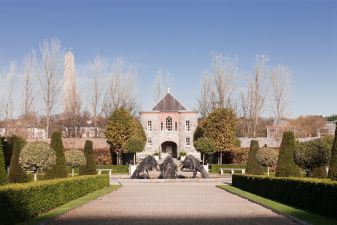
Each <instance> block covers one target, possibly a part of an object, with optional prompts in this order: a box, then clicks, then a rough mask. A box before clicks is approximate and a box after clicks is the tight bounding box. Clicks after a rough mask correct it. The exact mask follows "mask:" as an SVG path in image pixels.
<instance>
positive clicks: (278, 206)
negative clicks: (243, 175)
mask: <svg viewBox="0 0 337 225" xmlns="http://www.w3.org/2000/svg"><path fill="white" fill-rule="evenodd" d="M217 187H218V188H221V189H223V190H225V191H228V192H230V193H232V194H235V195H238V196H240V197H243V198H246V199H248V200H249V201H252V202H255V203H257V204H259V205H262V206H264V207H266V208H269V209H271V210H273V211H274V212H276V213H279V214H282V215H286V216H289V217H292V218H295V219H299V220H302V221H305V222H308V223H310V224H313V225H322V224H324V225H336V224H337V220H336V219H333V218H329V217H325V216H321V215H318V214H315V213H312V212H309V211H305V210H302V209H298V208H294V207H292V206H289V205H285V204H282V203H279V202H276V201H273V200H270V199H267V198H264V197H261V196H258V195H255V194H252V193H250V192H246V191H243V190H241V189H239V188H236V187H233V186H230V185H218V186H217Z"/></svg>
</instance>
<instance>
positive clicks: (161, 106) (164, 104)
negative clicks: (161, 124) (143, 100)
mask: <svg viewBox="0 0 337 225" xmlns="http://www.w3.org/2000/svg"><path fill="white" fill-rule="evenodd" d="M152 110H157V111H164V112H167V111H180V110H186V109H185V107H184V106H182V105H181V104H180V102H178V101H177V99H175V98H174V97H173V96H172V95H171V94H170V93H167V94H166V95H165V97H164V98H163V99H162V100H160V101H159V102H158V103H157V105H156V106H155V107H154V108H153V109H152Z"/></svg>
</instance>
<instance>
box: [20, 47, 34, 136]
mask: <svg viewBox="0 0 337 225" xmlns="http://www.w3.org/2000/svg"><path fill="white" fill-rule="evenodd" d="M36 66H37V65H36V58H35V54H34V52H33V53H32V54H28V55H26V56H25V58H24V61H23V83H22V91H21V96H22V107H23V116H24V123H25V128H26V130H27V128H28V127H29V124H28V118H29V115H30V113H31V112H32V109H33V102H34V93H33V83H34V82H33V76H34V74H35V73H36Z"/></svg>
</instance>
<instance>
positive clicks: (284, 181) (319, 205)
mask: <svg viewBox="0 0 337 225" xmlns="http://www.w3.org/2000/svg"><path fill="white" fill-rule="evenodd" d="M232 185H233V186H234V187H237V188H240V189H242V190H245V191H248V192H251V193H254V194H257V195H260V196H263V197H266V198H269V199H272V200H275V201H278V202H282V203H285V204H289V205H292V206H296V207H299V208H301V209H305V210H308V211H311V212H314V213H318V214H321V215H325V216H330V217H333V218H337V214H336V211H335V210H336V208H337V182H336V181H330V180H327V179H314V178H295V177H268V176H257V175H239V174H235V175H233V178H232Z"/></svg>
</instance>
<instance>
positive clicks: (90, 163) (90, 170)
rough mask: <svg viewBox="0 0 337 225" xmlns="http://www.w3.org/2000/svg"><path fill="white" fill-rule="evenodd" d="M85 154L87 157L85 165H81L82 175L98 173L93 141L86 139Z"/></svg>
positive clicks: (80, 172)
mask: <svg viewBox="0 0 337 225" xmlns="http://www.w3.org/2000/svg"><path fill="white" fill-rule="evenodd" d="M84 156H85V159H86V162H87V163H86V164H85V166H82V167H80V170H79V174H80V175H92V174H96V161H95V154H94V151H93V149H92V141H89V140H86V141H85V144H84Z"/></svg>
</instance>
